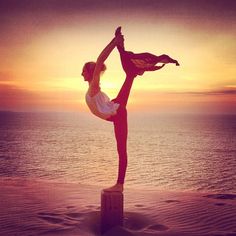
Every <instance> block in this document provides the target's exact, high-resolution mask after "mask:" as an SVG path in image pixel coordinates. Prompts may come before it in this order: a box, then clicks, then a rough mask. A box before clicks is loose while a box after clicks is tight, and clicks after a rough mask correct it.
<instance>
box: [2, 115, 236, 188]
mask: <svg viewBox="0 0 236 236" xmlns="http://www.w3.org/2000/svg"><path fill="white" fill-rule="evenodd" d="M117 165H118V156H117V152H116V142H115V138H114V131H113V124H112V123H111V122H106V121H103V120H101V119H98V118H97V117H95V116H92V115H91V114H90V113H89V114H85V113H39V112H36V113H23V112H0V176H1V177H2V178H5V177H7V178H15V177H21V178H32V179H33V178H36V179H40V180H45V181H57V182H69V183H70V182H75V183H83V184H93V185H99V186H108V185H111V184H114V183H115V181H116V178H117V168H118V167H117ZM235 183H236V115H199V114H198V115H193V114H191V115H190V114H181V115H178V114H158V113H156V114H151V113H143V114H141V113H130V114H129V137H128V168H127V173H126V185H127V186H129V187H134V188H149V189H165V190H181V191H182V190H191V191H192V190H193V191H211V192H236V184H235Z"/></svg>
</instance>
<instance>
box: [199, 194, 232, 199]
mask: <svg viewBox="0 0 236 236" xmlns="http://www.w3.org/2000/svg"><path fill="white" fill-rule="evenodd" d="M203 197H208V198H214V199H222V200H234V199H236V194H209V195H205V196H203Z"/></svg>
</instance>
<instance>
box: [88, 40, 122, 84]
mask: <svg viewBox="0 0 236 236" xmlns="http://www.w3.org/2000/svg"><path fill="white" fill-rule="evenodd" d="M121 37H123V36H118V37H115V38H113V39H112V40H111V42H110V43H109V44H108V45H107V46H106V47H105V48H104V49H103V50H102V52H101V53H100V55H99V56H98V58H97V61H96V66H95V70H94V72H93V79H92V81H91V85H92V86H93V87H99V81H100V73H101V70H102V67H103V64H104V62H105V61H106V59H107V58H108V56H109V55H110V53H111V52H112V50H113V49H114V48H115V47H116V45H117V42H119V41H120V40H121Z"/></svg>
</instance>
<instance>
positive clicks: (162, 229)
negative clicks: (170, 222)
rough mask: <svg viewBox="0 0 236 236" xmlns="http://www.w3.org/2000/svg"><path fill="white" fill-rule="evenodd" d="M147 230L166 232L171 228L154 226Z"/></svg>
mask: <svg viewBox="0 0 236 236" xmlns="http://www.w3.org/2000/svg"><path fill="white" fill-rule="evenodd" d="M147 229H151V230H155V231H166V230H168V229H169V228H168V227H167V226H165V225H161V224H154V225H150V226H149V227H148V228H147Z"/></svg>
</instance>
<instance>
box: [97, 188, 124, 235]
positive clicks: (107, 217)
mask: <svg viewBox="0 0 236 236" xmlns="http://www.w3.org/2000/svg"><path fill="white" fill-rule="evenodd" d="M123 213H124V197H123V193H121V192H105V191H102V193H101V233H102V234H103V233H105V232H106V231H108V230H109V229H111V228H112V227H114V226H117V225H120V226H122V225H123Z"/></svg>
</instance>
